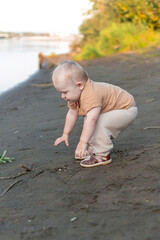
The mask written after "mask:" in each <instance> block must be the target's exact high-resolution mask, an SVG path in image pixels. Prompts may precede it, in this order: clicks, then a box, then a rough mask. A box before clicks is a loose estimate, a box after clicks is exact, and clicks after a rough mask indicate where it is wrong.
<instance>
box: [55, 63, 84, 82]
mask: <svg viewBox="0 0 160 240" xmlns="http://www.w3.org/2000/svg"><path fill="white" fill-rule="evenodd" d="M62 78H63V80H66V81H68V82H73V83H76V82H78V81H84V82H86V81H87V80H88V74H87V72H86V71H85V70H84V69H83V68H82V67H81V66H80V65H79V64H78V63H76V62H74V61H64V62H62V63H60V64H59V65H58V66H57V67H56V69H55V70H54V72H53V77H52V79H53V81H54V82H59V80H60V79H62Z"/></svg>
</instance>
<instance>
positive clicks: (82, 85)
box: [76, 82, 84, 91]
mask: <svg viewBox="0 0 160 240" xmlns="http://www.w3.org/2000/svg"><path fill="white" fill-rule="evenodd" d="M76 85H77V87H78V88H79V90H81V91H82V90H83V88H84V83H83V82H77V83H76Z"/></svg>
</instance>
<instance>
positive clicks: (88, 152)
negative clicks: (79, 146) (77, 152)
mask: <svg viewBox="0 0 160 240" xmlns="http://www.w3.org/2000/svg"><path fill="white" fill-rule="evenodd" d="M91 155H92V149H91V148H90V147H89V148H88V150H86V151H85V155H84V156H82V157H76V156H75V159H77V160H78V159H79V160H83V159H85V158H87V157H90V156H91Z"/></svg>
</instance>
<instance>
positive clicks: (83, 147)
mask: <svg viewBox="0 0 160 240" xmlns="http://www.w3.org/2000/svg"><path fill="white" fill-rule="evenodd" d="M86 149H87V143H83V142H79V143H78V145H77V148H76V151H75V157H80V158H81V157H82V156H84V155H85V151H86Z"/></svg>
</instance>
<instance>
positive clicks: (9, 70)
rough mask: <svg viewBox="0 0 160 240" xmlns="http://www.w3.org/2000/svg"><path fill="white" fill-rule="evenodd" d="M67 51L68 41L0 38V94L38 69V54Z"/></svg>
mask: <svg viewBox="0 0 160 240" xmlns="http://www.w3.org/2000/svg"><path fill="white" fill-rule="evenodd" d="M39 52H42V53H43V54H51V53H52V52H54V53H56V54H60V53H67V52H69V42H56V41H44V40H30V39H23V40H22V39H21V40H20V39H19V40H17V39H0V94H1V93H2V92H4V91H6V90H8V89H10V88H12V87H14V86H16V85H17V84H18V83H20V82H22V81H24V80H26V79H27V78H28V77H29V76H30V75H32V74H33V73H35V72H36V71H37V70H38V54H39Z"/></svg>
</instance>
